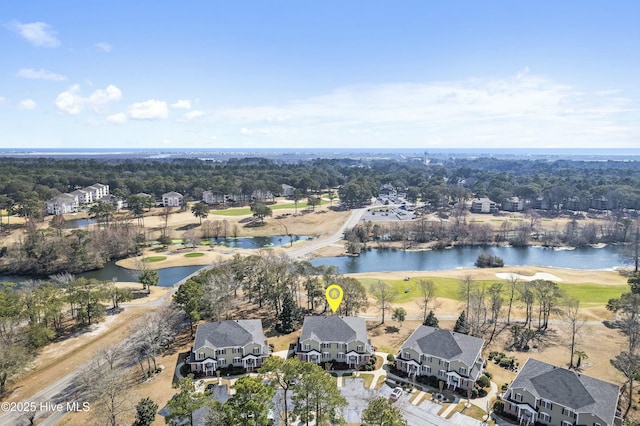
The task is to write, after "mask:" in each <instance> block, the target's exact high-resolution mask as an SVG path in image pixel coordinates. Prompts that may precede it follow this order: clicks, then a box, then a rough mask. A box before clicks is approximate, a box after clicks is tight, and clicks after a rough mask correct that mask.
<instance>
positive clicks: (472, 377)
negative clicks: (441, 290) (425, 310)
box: [396, 325, 484, 390]
mask: <svg viewBox="0 0 640 426" xmlns="http://www.w3.org/2000/svg"><path fill="white" fill-rule="evenodd" d="M483 345H484V340H483V339H480V338H478V337H473V336H469V335H466V334H461V333H455V332H453V331H449V330H442V329H439V328H434V327H429V326H426V325H421V326H420V327H418V328H417V329H416V331H414V332H413V334H411V336H409V338H408V339H407V341H406V342H404V344H403V345H402V347H401V348H400V352H399V353H398V356H397V357H396V368H397V369H398V370H400V371H403V372H405V373H407V375H408V376H409V377H417V376H435V377H437V378H438V380H442V381H444V382H445V385H446V387H447V389H455V388H461V389H464V390H470V389H473V386H474V384H475V382H476V380H477V379H478V377H479V376H480V373H481V372H482V368H483V365H484V359H482V357H481V352H482V347H483Z"/></svg>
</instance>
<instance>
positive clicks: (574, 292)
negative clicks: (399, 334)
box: [359, 277, 629, 305]
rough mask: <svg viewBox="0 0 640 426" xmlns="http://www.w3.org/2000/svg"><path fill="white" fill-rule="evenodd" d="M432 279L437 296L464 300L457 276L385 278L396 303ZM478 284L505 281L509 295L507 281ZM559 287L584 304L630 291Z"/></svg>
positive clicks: (591, 286) (414, 294) (371, 281)
mask: <svg viewBox="0 0 640 426" xmlns="http://www.w3.org/2000/svg"><path fill="white" fill-rule="evenodd" d="M421 279H422V280H430V281H433V282H434V283H435V296H436V297H442V298H445V299H453V300H462V298H461V295H460V280H459V279H455V278H439V277H416V278H410V279H409V281H404V280H385V282H386V283H387V284H389V285H391V286H392V287H393V288H394V289H395V290H396V293H397V296H396V299H395V300H394V303H405V302H409V301H412V300H415V299H417V298H418V297H420V290H419V287H418V281H420V280H421ZM359 281H360V282H361V283H362V284H363V285H364V287H365V288H366V289H367V291H369V290H370V289H371V286H372V285H373V284H374V283H376V282H378V280H377V279H374V278H362V279H360V280H359ZM475 282H476V283H478V284H484V285H485V286H486V287H487V288H488V287H489V286H491V284H493V283H496V282H503V283H505V285H504V286H503V288H504V296H505V298H506V297H507V286H506V281H504V280H500V279H498V278H496V279H495V280H478V281H475ZM557 284H558V287H560V289H561V290H562V291H564V292H565V294H566V295H567V296H569V297H571V298H575V299H578V300H580V302H581V303H583V304H589V305H605V304H606V303H607V302H608V301H609V299H612V298H616V297H620V295H621V294H622V293H624V292H627V291H629V286H627V285H615V286H610V285H600V284H593V283H580V284H567V283H561V282H559V283H557ZM405 289H409V292H407V293H405Z"/></svg>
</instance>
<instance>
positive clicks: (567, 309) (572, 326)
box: [562, 299, 584, 368]
mask: <svg viewBox="0 0 640 426" xmlns="http://www.w3.org/2000/svg"><path fill="white" fill-rule="evenodd" d="M562 316H563V317H564V320H565V321H566V323H567V325H568V327H569V333H570V334H571V341H570V342H569V352H570V359H569V368H577V366H576V365H574V364H573V356H574V355H575V353H576V345H577V341H578V337H579V334H580V331H581V330H582V327H583V326H584V320H583V318H582V315H581V313H580V301H579V300H578V299H567V300H566V302H565V306H564V310H563V312H562Z"/></svg>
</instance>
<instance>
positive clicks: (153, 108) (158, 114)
mask: <svg viewBox="0 0 640 426" xmlns="http://www.w3.org/2000/svg"><path fill="white" fill-rule="evenodd" d="M129 117H131V118H132V119H134V120H164V119H166V118H167V117H169V109H168V107H167V103H166V102H165V101H158V100H155V99H150V100H148V101H145V102H136V103H134V104H131V105H130V106H129Z"/></svg>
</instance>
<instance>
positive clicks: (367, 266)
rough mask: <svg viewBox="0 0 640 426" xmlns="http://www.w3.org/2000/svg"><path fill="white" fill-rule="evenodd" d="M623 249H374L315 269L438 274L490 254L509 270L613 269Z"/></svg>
mask: <svg viewBox="0 0 640 426" xmlns="http://www.w3.org/2000/svg"><path fill="white" fill-rule="evenodd" d="M621 250H622V248H621V247H617V246H606V247H603V248H592V247H584V248H576V249H573V250H554V249H552V248H543V247H494V246H491V247H454V248H451V249H444V250H425V251H404V250H392V249H372V250H367V251H363V252H362V253H361V254H360V256H357V257H351V256H349V257H347V256H339V257H323V258H316V259H312V260H311V263H312V264H313V265H314V266H318V265H325V266H336V267H338V268H339V269H340V272H341V273H343V274H348V273H358V272H383V271H429V270H431V271H434V270H447V269H458V268H473V267H474V266H475V265H474V264H475V261H476V259H477V258H478V256H479V255H480V254H482V253H488V254H490V255H495V256H498V257H501V258H502V259H503V260H504V264H505V266H524V265H537V266H551V267H556V268H570V269H585V270H587V269H611V268H614V267H616V266H624V264H623V262H622V260H621V258H620V253H621Z"/></svg>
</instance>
